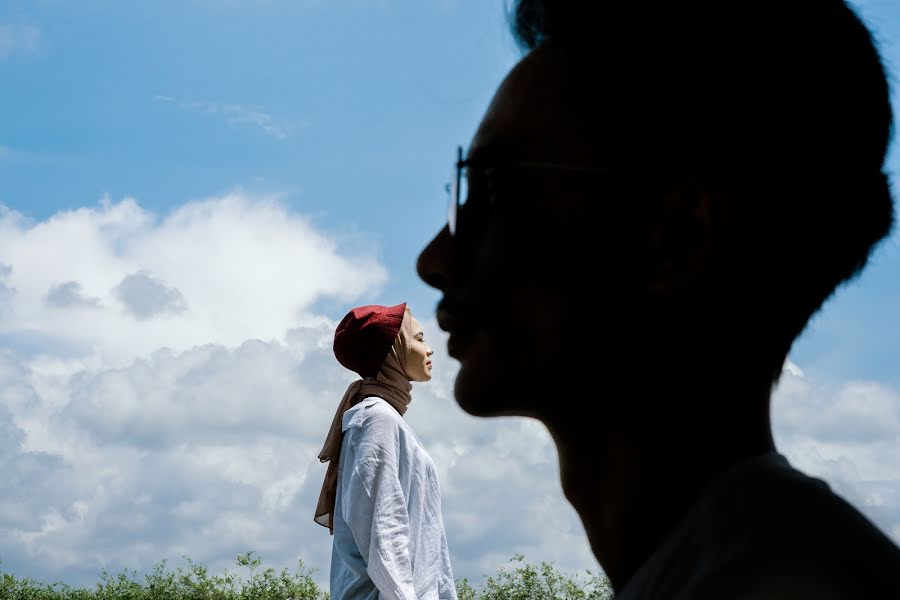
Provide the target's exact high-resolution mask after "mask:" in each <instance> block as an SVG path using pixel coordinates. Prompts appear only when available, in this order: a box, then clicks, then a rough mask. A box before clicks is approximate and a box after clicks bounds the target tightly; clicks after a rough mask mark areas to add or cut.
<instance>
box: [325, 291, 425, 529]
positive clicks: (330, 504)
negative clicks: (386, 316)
mask: <svg viewBox="0 0 900 600" xmlns="http://www.w3.org/2000/svg"><path fill="white" fill-rule="evenodd" d="M411 340H412V318H411V316H410V312H409V308H407V309H406V312H404V313H403V321H402V322H401V324H400V333H399V334H398V335H397V338H396V339H395V340H394V344H393V345H392V346H391V349H390V351H388V355H387V357H386V358H385V359H384V363H383V364H382V365H381V369H380V370H379V371H378V374H377V375H376V376H375V378H367V379H358V380H356V381H354V382H353V383H351V384H350V387H348V388H347V391H346V392H344V397H343V398H342V399H341V403H340V404H339V405H338V409H337V412H336V413H334V420H333V421H332V422H331V429H330V430H329V431H328V437H326V438H325V445H324V446H323V447H322V451H321V452H319V460H320V461H322V462H327V463H328V470H327V471H326V472H325V481H324V482H323V483H322V491H321V492H320V493H319V503H318V504H317V505H316V516H315V521H316V523H318V524H319V525H322V526H323V527H327V528H328V530H329V531H330V532H331V534H332V535H334V502H335V497H336V495H337V485H338V481H337V477H338V466H339V464H340V458H341V442H342V441H343V440H344V433H343V431H341V425H342V422H343V420H344V413H345V412H347V410H348V409H350V408H351V407H353V406H355V405H356V404H358V403H359V402H361V401H362V400H363V399H364V398H368V397H369V396H377V397H379V398H383V399H384V400H386V401H387V403H388V404H390V405H391V406H393V407H394V409H396V411H397V412H398V413H400V414H401V415H403V414H404V413H405V412H406V408H407V407H408V406H409V403H410V402H412V396H411V395H410V390H412V384H411V383H410V382H409V381H410V379H409V376H408V375H407V374H406V363H407V359H408V358H409V352H410V341H411Z"/></svg>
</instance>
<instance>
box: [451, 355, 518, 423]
mask: <svg viewBox="0 0 900 600" xmlns="http://www.w3.org/2000/svg"><path fill="white" fill-rule="evenodd" d="M516 383H517V382H516V381H515V380H509V381H506V380H504V379H503V378H500V377H497V376H496V374H494V373H490V374H488V373H485V374H479V373H473V372H472V371H471V370H468V369H466V368H465V366H463V367H462V368H460V370H459V373H458V374H457V376H456V385H455V386H454V389H453V393H454V397H455V398H456V403H457V404H458V405H459V407H460V408H461V409H463V410H464V411H465V412H467V413H468V414H470V415H472V416H474V417H510V416H533V412H534V411H532V410H529V409H528V407H527V406H526V403H527V398H525V395H526V394H523V393H522V390H520V389H518V386H517V385H516Z"/></svg>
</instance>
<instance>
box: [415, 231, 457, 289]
mask: <svg viewBox="0 0 900 600" xmlns="http://www.w3.org/2000/svg"><path fill="white" fill-rule="evenodd" d="M452 244H453V238H452V237H451V236H450V229H449V227H447V226H446V225H445V226H444V228H443V229H441V230H440V231H439V232H438V234H437V235H436V236H434V239H432V240H431V241H430V242H429V243H428V245H427V246H425V249H424V250H422V253H421V254H419V259H418V260H417V261H416V272H417V273H418V274H419V278H421V279H422V281H424V282H425V283H427V284H428V285H430V286H431V287H433V288H437V289H439V290H442V291H443V290H444V289H445V286H446V284H447V278H448V275H449V272H450V261H451V246H452Z"/></svg>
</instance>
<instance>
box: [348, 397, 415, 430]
mask: <svg viewBox="0 0 900 600" xmlns="http://www.w3.org/2000/svg"><path fill="white" fill-rule="evenodd" d="M351 411H353V412H352V413H351ZM345 416H346V417H349V419H348V420H346V421H345V422H344V429H345V430H346V429H351V428H358V429H360V430H366V431H369V432H372V433H378V432H384V433H387V432H391V433H393V432H397V431H399V430H400V429H401V428H402V423H403V418H402V417H401V416H400V413H398V412H397V411H396V410H395V409H394V407H392V406H391V405H390V404H388V403H387V401H385V400H384V399H383V398H378V397H377V396H370V397H369V398H365V399H364V400H362V401H361V402H360V403H359V404H357V405H356V406H354V407H353V408H351V409H350V410H348V411H347V415H345Z"/></svg>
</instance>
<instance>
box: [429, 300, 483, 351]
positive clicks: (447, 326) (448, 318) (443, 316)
mask: <svg viewBox="0 0 900 600" xmlns="http://www.w3.org/2000/svg"><path fill="white" fill-rule="evenodd" d="M468 314H469V313H468V311H466V310H465V309H463V307H462V306H461V305H459V304H458V303H456V302H452V301H449V300H447V299H446V298H444V299H443V300H441V302H440V303H439V304H438V307H437V310H436V311H435V316H436V317H437V322H438V327H440V328H441V329H443V330H444V331H446V332H447V333H449V334H450V336H449V337H448V338H447V354H449V355H450V356H452V357H453V358H455V359H456V360H461V359H462V357H463V356H464V355H465V354H466V351H467V348H468V346H469V344H470V340H471V337H472V333H473V332H474V329H475V328H474V324H475V320H474V319H472V318H470V317H468V316H466V315H468Z"/></svg>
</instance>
